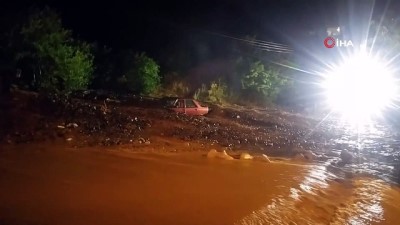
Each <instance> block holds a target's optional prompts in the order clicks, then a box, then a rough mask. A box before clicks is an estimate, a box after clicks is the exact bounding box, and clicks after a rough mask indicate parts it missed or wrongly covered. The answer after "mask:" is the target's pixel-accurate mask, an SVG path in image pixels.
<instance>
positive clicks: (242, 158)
mask: <svg viewBox="0 0 400 225" xmlns="http://www.w3.org/2000/svg"><path fill="white" fill-rule="evenodd" d="M253 158H254V157H253V156H251V155H250V154H249V153H242V154H240V159H241V160H247V159H253Z"/></svg>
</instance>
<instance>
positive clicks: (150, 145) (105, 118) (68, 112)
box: [0, 91, 400, 182]
mask: <svg viewBox="0 0 400 225" xmlns="http://www.w3.org/2000/svg"><path fill="white" fill-rule="evenodd" d="M1 104H2V107H1V111H0V116H1V118H3V120H2V124H1V127H2V128H3V129H1V131H0V145H3V146H14V145H24V146H26V145H30V144H44V145H47V146H52V145H53V146H65V147H68V148H74V149H82V148H86V147H101V148H102V147H107V148H111V149H112V148H125V149H130V151H150V152H151V151H158V152H181V151H183V152H185V151H204V152H208V151H209V150H210V149H216V150H218V151H223V150H225V151H231V152H236V153H238V152H248V153H250V154H253V153H261V154H266V155H268V156H270V157H271V156H272V157H286V158H294V159H296V160H298V161H308V162H319V163H324V164H327V163H328V164H329V165H330V166H331V167H332V168H333V169H334V170H337V171H341V173H344V174H353V175H355V176H359V175H361V174H364V175H367V176H370V175H372V176H378V177H383V178H384V179H385V180H386V181H389V182H398V177H397V173H398V172H397V171H398V168H397V164H396V162H397V161H396V160H398V157H397V158H396V156H395V155H393V154H392V155H389V157H390V156H393V157H392V158H393V160H391V161H389V160H386V159H384V160H382V157H380V156H381V155H385V154H387V151H385V149H384V150H382V151H383V153H382V154H378V155H373V156H370V155H371V154H370V153H371V152H373V151H368V152H366V151H365V152H361V153H362V154H359V153H360V151H359V149H358V146H356V144H354V139H355V138H359V137H356V136H355V135H354V134H352V133H349V132H347V133H346V131H345V130H344V128H343V127H339V126H334V125H332V124H333V123H334V121H333V122H332V121H327V122H325V123H324V124H320V123H319V122H320V121H319V120H317V119H313V118H310V117H306V116H305V115H302V114H296V113H290V112H287V111H284V110H282V109H279V108H264V109H262V108H254V109H253V108H246V107H241V106H226V107H220V106H211V107H212V112H211V113H210V114H209V115H207V116H205V117H190V116H186V115H180V114H176V113H173V112H169V111H168V110H166V109H164V108H162V106H160V105H159V104H158V102H157V101H154V100H152V99H144V98H125V99H124V100H121V99H112V98H105V97H103V98H97V99H80V98H72V99H64V98H61V97H60V96H56V95H46V96H44V95H40V94H38V93H34V92H24V91H14V92H13V94H12V96H11V97H10V98H8V99H2V100H1ZM370 136H371V135H370ZM366 140H367V141H368V140H371V138H370V137H369V136H368V137H367V138H366ZM398 140H400V138H399V139H398ZM379 141H381V140H380V139H379V136H378V139H377V140H375V142H374V143H379ZM365 146H366V147H370V148H371V149H376V146H374V145H370V146H367V145H365ZM386 147H387V148H391V149H392V150H393V151H395V152H396V149H397V148H398V146H396V143H393V145H388V146H386ZM343 152H348V154H347V155H345V157H347V158H344V157H343ZM236 153H235V154H236ZM374 159H375V161H374V163H375V165H373V164H371V163H370V162H371V161H373V160H374ZM378 159H379V161H376V160H378ZM345 160H347V161H346V162H343V161H345ZM371 165H372V166H373V168H372V169H371V168H370V167H371ZM382 165H383V166H384V167H382ZM343 168H344V169H345V172H343V171H342V170H343ZM380 168H384V169H383V170H382V169H380Z"/></svg>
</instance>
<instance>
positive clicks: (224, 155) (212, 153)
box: [207, 149, 233, 160]
mask: <svg viewBox="0 0 400 225" xmlns="http://www.w3.org/2000/svg"><path fill="white" fill-rule="evenodd" d="M207 158H210V159H213V158H218V159H226V160H233V157H232V156H230V155H228V154H227V153H226V151H225V150H224V151H222V152H218V151H217V150H215V149H211V150H210V151H209V152H208V153H207Z"/></svg>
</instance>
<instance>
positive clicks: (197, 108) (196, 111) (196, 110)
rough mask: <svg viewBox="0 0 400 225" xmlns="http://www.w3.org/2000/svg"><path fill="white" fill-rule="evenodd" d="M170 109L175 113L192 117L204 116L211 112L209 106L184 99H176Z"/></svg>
mask: <svg viewBox="0 0 400 225" xmlns="http://www.w3.org/2000/svg"><path fill="white" fill-rule="evenodd" d="M168 108H169V109H171V110H172V111H174V112H177V113H184V114H187V115H192V116H203V115H205V114H207V113H208V112H209V111H210V109H209V108H208V106H205V105H203V104H201V103H200V102H198V101H196V100H194V99H182V98H177V99H175V101H174V102H173V103H170V104H169V106H168Z"/></svg>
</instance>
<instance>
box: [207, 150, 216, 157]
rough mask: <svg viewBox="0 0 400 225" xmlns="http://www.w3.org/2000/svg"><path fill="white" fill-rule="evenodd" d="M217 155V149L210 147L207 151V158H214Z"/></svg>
mask: <svg viewBox="0 0 400 225" xmlns="http://www.w3.org/2000/svg"><path fill="white" fill-rule="evenodd" d="M217 155H218V152H217V150H215V149H211V150H210V151H209V152H208V153H207V158H216V156H217Z"/></svg>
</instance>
